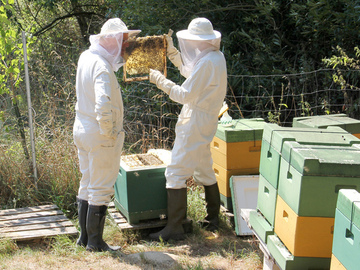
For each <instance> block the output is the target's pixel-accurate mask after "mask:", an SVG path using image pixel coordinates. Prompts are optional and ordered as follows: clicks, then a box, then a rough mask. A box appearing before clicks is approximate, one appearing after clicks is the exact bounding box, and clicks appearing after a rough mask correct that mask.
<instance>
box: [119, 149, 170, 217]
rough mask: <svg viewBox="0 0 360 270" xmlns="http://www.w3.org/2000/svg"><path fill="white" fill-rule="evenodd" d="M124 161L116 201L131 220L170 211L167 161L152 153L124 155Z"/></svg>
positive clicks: (164, 213) (122, 160) (160, 214)
mask: <svg viewBox="0 0 360 270" xmlns="http://www.w3.org/2000/svg"><path fill="white" fill-rule="evenodd" d="M144 160H145V161H144ZM120 165H121V166H120V171H119V175H118V177H117V179H116V182H115V200H114V203H115V206H116V208H117V209H118V210H119V211H120V212H121V213H122V214H123V215H124V216H125V217H126V219H127V220H128V223H130V224H136V223H139V222H140V221H141V220H148V219H155V218H160V217H161V216H162V215H166V214H167V192H166V187H165V185H166V179H165V175H164V173H165V169H166V165H165V164H164V163H163V162H162V161H161V160H159V159H157V158H156V157H155V156H153V155H151V154H142V155H129V156H122V158H121V163H120Z"/></svg>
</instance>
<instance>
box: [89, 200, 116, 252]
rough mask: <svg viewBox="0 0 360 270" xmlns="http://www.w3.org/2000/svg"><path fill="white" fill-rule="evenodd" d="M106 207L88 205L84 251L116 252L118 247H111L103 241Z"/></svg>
mask: <svg viewBox="0 0 360 270" xmlns="http://www.w3.org/2000/svg"><path fill="white" fill-rule="evenodd" d="M106 210H107V206H106V205H100V206H98V205H89V207H88V214H87V222H86V230H87V233H88V242H87V246H86V250H88V251H95V252H100V251H116V250H119V249H120V247H112V246H109V245H108V244H106V243H105V241H104V240H103V232H104V225H105V217H106Z"/></svg>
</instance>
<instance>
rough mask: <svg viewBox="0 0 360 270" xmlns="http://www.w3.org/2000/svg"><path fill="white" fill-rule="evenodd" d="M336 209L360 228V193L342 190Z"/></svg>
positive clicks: (353, 190) (352, 190)
mask: <svg viewBox="0 0 360 270" xmlns="http://www.w3.org/2000/svg"><path fill="white" fill-rule="evenodd" d="M336 208H337V209H338V210H339V211H340V212H341V213H343V214H344V216H345V217H346V218H347V219H349V220H350V222H351V223H352V224H355V225H356V227H358V228H360V193H359V192H357V191H356V190H355V189H340V191H339V195H338V199H337V204H336Z"/></svg>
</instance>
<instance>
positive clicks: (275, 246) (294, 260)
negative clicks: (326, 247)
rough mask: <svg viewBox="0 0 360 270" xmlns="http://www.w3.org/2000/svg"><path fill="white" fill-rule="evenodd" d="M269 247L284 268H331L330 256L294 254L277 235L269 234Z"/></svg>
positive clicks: (288, 269) (321, 269) (317, 269)
mask: <svg viewBox="0 0 360 270" xmlns="http://www.w3.org/2000/svg"><path fill="white" fill-rule="evenodd" d="M267 248H268V250H269V252H270V254H271V255H272V256H273V258H274V259H275V261H276V262H277V264H278V265H279V266H280V268H281V269H283V270H285V269H286V270H315V269H316V270H329V269H330V263H331V259H330V258H316V257H298V256H293V255H292V254H291V253H290V252H289V250H288V249H287V248H286V246H285V245H284V244H283V243H282V242H281V240H280V239H279V238H278V237H277V236H276V235H269V236H268V241H267Z"/></svg>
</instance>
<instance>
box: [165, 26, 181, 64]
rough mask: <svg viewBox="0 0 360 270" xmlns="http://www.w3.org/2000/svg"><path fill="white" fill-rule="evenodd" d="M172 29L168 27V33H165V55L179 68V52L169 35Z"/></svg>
mask: <svg viewBox="0 0 360 270" xmlns="http://www.w3.org/2000/svg"><path fill="white" fill-rule="evenodd" d="M172 33H173V31H172V30H171V29H170V30H169V33H168V34H167V35H165V38H166V42H167V57H168V58H169V59H170V61H171V62H172V63H173V64H174V66H175V67H177V68H179V67H180V66H181V65H182V60H181V53H180V52H179V51H178V50H177V49H176V48H175V46H174V42H173V39H172V37H171V35H172Z"/></svg>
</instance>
